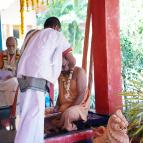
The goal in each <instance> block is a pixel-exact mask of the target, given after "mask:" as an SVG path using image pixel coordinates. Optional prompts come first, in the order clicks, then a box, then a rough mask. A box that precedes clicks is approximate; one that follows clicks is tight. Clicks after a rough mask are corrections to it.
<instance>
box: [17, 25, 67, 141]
mask: <svg viewBox="0 0 143 143" xmlns="http://www.w3.org/2000/svg"><path fill="white" fill-rule="evenodd" d="M24 43H25V42H24ZM69 48H70V45H69V43H68V41H67V40H66V39H65V37H64V36H63V35H62V33H60V32H58V31H55V30H54V29H51V28H47V29H44V30H41V31H39V32H37V33H35V35H34V36H33V37H32V38H31V39H30V41H29V43H28V45H27V47H26V49H25V50H24V52H23V54H22V56H21V58H20V61H19V63H18V70H17V76H18V77H21V76H22V75H25V76H31V77H36V78H42V79H46V80H48V81H50V82H52V83H54V82H55V81H56V80H57V78H58V76H59V74H60V72H61V66H62V54H63V52H65V51H66V50H68V49H69ZM20 105H21V117H20V123H19V127H18V130H17V134H16V138H15V143H43V135H44V110H45V109H44V107H45V98H44V92H41V91H34V90H31V89H28V90H27V91H26V92H24V93H21V99H20Z"/></svg>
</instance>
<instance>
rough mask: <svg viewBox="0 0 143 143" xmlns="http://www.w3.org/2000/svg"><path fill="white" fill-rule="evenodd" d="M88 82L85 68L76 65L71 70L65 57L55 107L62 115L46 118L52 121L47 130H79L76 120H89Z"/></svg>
mask: <svg viewBox="0 0 143 143" xmlns="http://www.w3.org/2000/svg"><path fill="white" fill-rule="evenodd" d="M86 83H87V82H86V73H85V71H84V69H82V68H80V67H77V66H76V67H75V68H74V70H73V71H70V69H69V62H68V61H67V60H66V59H65V58H63V66H62V72H61V74H60V77H59V95H58V99H57V103H56V107H55V109H56V111H57V112H61V116H60V117H59V116H58V117H55V119H53V120H51V121H50V119H49V120H46V121H47V122H51V126H48V124H47V123H45V130H49V131H50V129H56V127H58V128H59V127H60V128H62V129H65V130H67V131H72V130H77V127H76V125H75V124H74V121H78V120H82V121H86V120H87V115H88V110H89V98H88V93H87V85H86ZM46 125H47V126H46ZM53 127H54V128H53ZM46 128H47V129H46Z"/></svg>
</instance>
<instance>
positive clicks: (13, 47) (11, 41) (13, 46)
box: [6, 37, 17, 55]
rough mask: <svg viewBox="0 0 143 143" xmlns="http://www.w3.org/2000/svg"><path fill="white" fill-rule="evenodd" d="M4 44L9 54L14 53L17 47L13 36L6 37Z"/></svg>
mask: <svg viewBox="0 0 143 143" xmlns="http://www.w3.org/2000/svg"><path fill="white" fill-rule="evenodd" d="M6 46H7V50H8V53H9V54H10V55H14V54H15V53H16V48H17V39H16V38H15V37H8V38H7V40H6Z"/></svg>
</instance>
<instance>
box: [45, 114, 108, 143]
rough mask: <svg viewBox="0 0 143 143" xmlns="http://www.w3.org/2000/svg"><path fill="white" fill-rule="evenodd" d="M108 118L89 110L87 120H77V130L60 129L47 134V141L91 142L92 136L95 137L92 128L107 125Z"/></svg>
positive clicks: (52, 142)
mask: <svg viewBox="0 0 143 143" xmlns="http://www.w3.org/2000/svg"><path fill="white" fill-rule="evenodd" d="M108 118H109V116H104V115H99V114H95V113H92V112H89V114H88V120H87V122H82V121H78V122H76V125H77V127H78V130H77V131H72V132H67V131H60V132H58V133H57V132H56V133H54V132H53V133H51V134H47V135H46V136H45V143H87V142H88V143H91V138H92V137H93V131H92V128H93V127H98V126H101V125H106V124H107V122H108Z"/></svg>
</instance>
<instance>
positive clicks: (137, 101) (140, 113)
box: [122, 80, 143, 143]
mask: <svg viewBox="0 0 143 143" xmlns="http://www.w3.org/2000/svg"><path fill="white" fill-rule="evenodd" d="M130 86H132V88H131V89H132V91H130V92H123V93H122V94H123V95H124V96H127V97H128V98H125V100H127V101H126V102H125V103H126V104H125V106H126V108H125V111H124V112H125V115H126V117H127V119H128V121H129V126H128V133H129V136H130V137H131V138H132V139H135V138H140V143H143V81H142V80H138V81H130Z"/></svg>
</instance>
